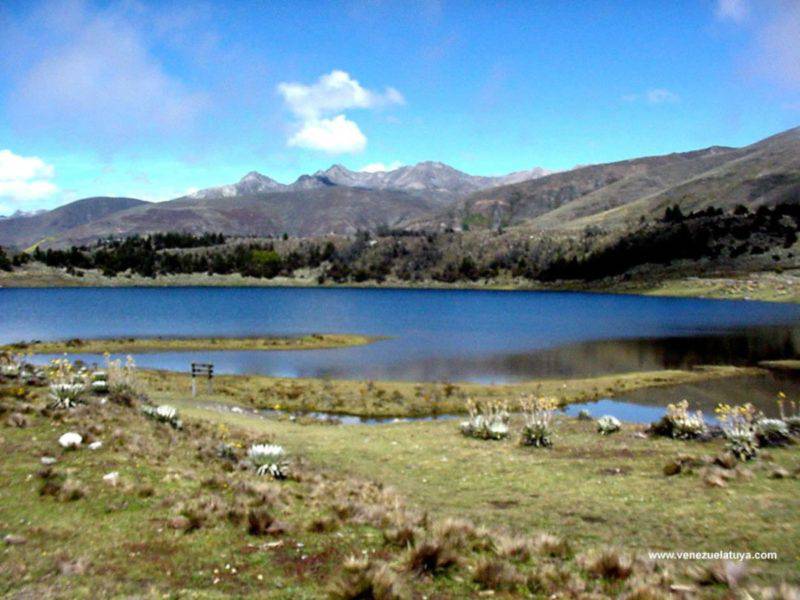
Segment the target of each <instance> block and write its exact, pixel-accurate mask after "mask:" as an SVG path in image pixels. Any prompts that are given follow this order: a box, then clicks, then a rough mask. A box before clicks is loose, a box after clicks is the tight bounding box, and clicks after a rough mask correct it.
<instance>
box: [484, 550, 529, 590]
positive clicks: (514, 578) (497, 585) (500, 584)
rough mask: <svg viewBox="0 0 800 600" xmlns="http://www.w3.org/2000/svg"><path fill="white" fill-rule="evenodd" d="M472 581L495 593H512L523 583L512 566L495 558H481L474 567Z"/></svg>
mask: <svg viewBox="0 0 800 600" xmlns="http://www.w3.org/2000/svg"><path fill="white" fill-rule="evenodd" d="M472 579H473V581H475V583H477V584H478V585H480V586H481V587H482V588H484V589H487V590H494V591H497V592H499V591H501V590H508V591H513V590H514V589H515V588H517V587H518V586H519V585H521V584H522V583H524V581H525V578H524V577H523V576H522V574H521V573H520V572H519V571H517V569H516V568H515V567H514V565H512V564H510V563H509V562H507V561H505V560H499V559H496V558H481V559H480V560H479V561H478V564H477V565H475V573H474V575H473V576H472Z"/></svg>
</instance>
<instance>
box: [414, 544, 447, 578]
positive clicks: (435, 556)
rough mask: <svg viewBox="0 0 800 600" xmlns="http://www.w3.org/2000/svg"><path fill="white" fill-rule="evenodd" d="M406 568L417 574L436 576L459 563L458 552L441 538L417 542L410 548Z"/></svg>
mask: <svg viewBox="0 0 800 600" xmlns="http://www.w3.org/2000/svg"><path fill="white" fill-rule="evenodd" d="M404 562H405V564H406V568H407V569H408V570H409V571H411V572H412V573H415V574H416V575H431V576H435V575H438V574H439V573H441V572H443V571H445V570H447V569H449V568H450V567H454V566H456V565H457V564H458V563H459V557H458V554H457V553H456V552H455V550H454V549H453V548H452V547H449V546H447V545H445V544H444V543H443V542H442V540H441V539H427V540H423V541H420V542H417V543H416V544H414V546H412V547H411V548H409V549H408V552H407V554H406V557H405V561H404Z"/></svg>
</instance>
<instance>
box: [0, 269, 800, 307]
mask: <svg viewBox="0 0 800 600" xmlns="http://www.w3.org/2000/svg"><path fill="white" fill-rule="evenodd" d="M79 287H82V288H165V287H252V288H274V287H287V288H292V287H297V288H320V289H402V290H405V289H408V290H474V291H504V292H515V291H527V292H581V293H598V294H623V295H624V294H628V295H636V296H660V297H679V298H707V299H717V300H750V301H762V302H781V303H800V271H799V272H791V273H789V272H787V273H778V272H772V271H768V272H767V271H759V272H751V273H745V274H739V275H735V276H713V277H712V276H706V277H699V276H674V277H665V278H663V279H658V280H654V281H650V280H645V279H642V280H639V281H631V280H627V281H626V280H622V279H615V280H600V281H597V282H594V283H592V284H589V283H585V282H577V281H569V282H561V283H560V284H545V283H540V282H532V281H530V280H489V281H477V282H474V283H466V282H460V283H458V284H449V283H443V282H438V281H433V280H425V281H421V282H408V281H402V280H394V279H391V280H387V281H385V282H381V283H379V282H375V281H367V282H362V283H358V282H347V283H342V284H337V283H331V282H326V283H324V284H320V283H318V282H317V281H316V279H315V278H312V277H275V278H273V279H258V278H253V277H242V276H241V275H206V274H192V275H165V276H159V277H157V278H152V279H151V278H147V277H141V276H136V275H133V276H121V277H114V278H110V277H104V276H102V275H100V274H98V273H93V272H86V273H85V274H84V275H83V276H82V277H78V276H75V275H68V274H66V273H65V272H64V271H63V270H60V269H54V268H47V267H44V268H38V267H37V268H35V269H30V268H29V269H20V270H17V271H13V272H11V273H2V274H0V290H1V289H22V288H79Z"/></svg>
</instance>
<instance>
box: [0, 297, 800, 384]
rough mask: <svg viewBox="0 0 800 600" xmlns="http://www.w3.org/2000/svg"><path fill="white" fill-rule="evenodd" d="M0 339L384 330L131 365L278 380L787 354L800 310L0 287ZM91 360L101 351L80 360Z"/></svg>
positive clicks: (607, 300)
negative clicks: (365, 339) (351, 343)
mask: <svg viewBox="0 0 800 600" xmlns="http://www.w3.org/2000/svg"><path fill="white" fill-rule="evenodd" d="M0 315H1V316H0V319H2V321H1V322H0V342H3V343H8V342H15V341H21V340H33V339H40V340H50V339H68V338H74V337H83V338H93V337H116V336H203V337H205V336H237V337H238V336H258V335H296V334H306V333H314V332H320V333H361V334H367V335H378V336H389V339H386V340H382V341H379V342H376V343H374V344H371V345H368V346H363V347H355V348H342V349H334V350H315V351H283V352H252V351H251V352H238V351H237V352H190V353H166V352H165V353H151V354H141V355H138V356H136V360H137V364H139V365H140V366H143V367H157V368H166V369H174V370H186V369H188V367H189V363H190V362H192V361H208V362H213V363H214V364H215V367H216V370H217V371H218V372H222V373H258V374H265V375H276V376H287V377H330V378H352V379H402V380H419V381H445V380H448V381H475V382H483V383H492V382H495V383H502V382H510V381H520V380H526V379H531V378H536V377H560V376H566V377H571V376H588V375H595V374H600V373H609V372H623V371H636V370H651V369H660V368H668V367H686V366H691V365H694V364H739V365H743V364H754V363H755V362H757V361H759V360H763V359H777V358H788V357H795V356H797V355H798V348H799V347H800V306H796V305H790V304H769V303H760V302H745V301H721V300H700V299H683V298H654V297H642V296H627V295H608V294H590V293H566V292H565V293H561V292H494V291H470V290H392V289H343V288H335V289H334V288H331V289H325V288H308V289H304V288H217V287H214V288H67V289H2V290H0ZM81 358H84V359H85V360H88V361H90V362H91V361H97V360H99V357H96V356H94V357H93V356H83V357H81Z"/></svg>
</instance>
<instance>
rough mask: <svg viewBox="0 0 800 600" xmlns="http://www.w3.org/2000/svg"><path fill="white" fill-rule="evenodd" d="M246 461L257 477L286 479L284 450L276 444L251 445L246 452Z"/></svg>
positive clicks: (286, 465) (286, 467) (286, 468)
mask: <svg viewBox="0 0 800 600" xmlns="http://www.w3.org/2000/svg"><path fill="white" fill-rule="evenodd" d="M247 460H248V461H249V462H250V464H251V465H252V466H253V468H254V469H255V470H256V473H258V474H259V475H269V476H270V477H272V478H273V479H286V474H287V471H288V462H287V458H286V450H284V449H283V446H278V445H277V444H253V445H252V446H250V448H249V449H248V450H247Z"/></svg>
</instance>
